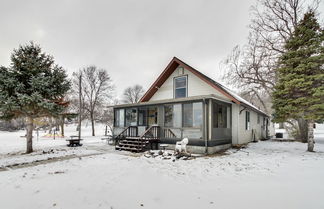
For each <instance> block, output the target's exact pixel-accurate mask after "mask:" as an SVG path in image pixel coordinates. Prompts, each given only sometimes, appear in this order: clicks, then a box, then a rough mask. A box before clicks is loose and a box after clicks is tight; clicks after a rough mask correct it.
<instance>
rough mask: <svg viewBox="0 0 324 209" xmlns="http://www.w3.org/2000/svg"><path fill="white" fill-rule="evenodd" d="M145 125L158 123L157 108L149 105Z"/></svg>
mask: <svg viewBox="0 0 324 209" xmlns="http://www.w3.org/2000/svg"><path fill="white" fill-rule="evenodd" d="M147 113H148V114H147V125H148V126H149V127H150V126H152V125H157V123H158V108H157V107H149V108H148V111H147Z"/></svg>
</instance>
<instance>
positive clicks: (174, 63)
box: [140, 57, 267, 115]
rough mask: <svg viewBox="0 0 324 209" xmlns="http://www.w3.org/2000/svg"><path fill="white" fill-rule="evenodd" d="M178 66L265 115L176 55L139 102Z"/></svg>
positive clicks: (230, 97) (237, 102)
mask: <svg viewBox="0 0 324 209" xmlns="http://www.w3.org/2000/svg"><path fill="white" fill-rule="evenodd" d="M179 66H181V67H183V68H185V69H186V70H189V71H190V72H191V73H193V74H195V75H196V76H197V77H198V78H200V79H201V80H203V81H204V82H206V83H207V84H208V85H210V86H211V87H213V88H214V89H215V90H217V91H218V92H220V93H221V94H223V95H224V96H225V97H227V98H229V99H230V100H231V101H232V102H234V103H236V104H241V103H242V104H245V106H248V107H250V108H252V109H254V110H255V111H257V112H260V113H262V114H265V115H267V114H266V113H264V112H263V111H261V110H259V109H258V108H257V107H255V106H254V105H252V104H251V103H249V102H248V101H246V100H245V99H243V98H242V97H240V96H238V95H237V94H235V93H234V92H232V91H231V90H230V89H228V88H227V87H225V86H223V85H222V84H220V83H218V82H216V81H214V80H213V79H211V78H209V77H208V76H206V75H204V74H203V73H201V72H199V71H198V70H196V69H195V68H193V67H191V66H190V65H188V64H186V63H185V62H183V61H182V60H180V59H178V58H177V57H173V59H172V60H171V62H170V63H169V64H168V66H167V67H166V68H165V69H164V71H163V72H162V73H161V74H160V76H159V77H158V78H157V79H156V81H155V82H154V83H153V84H152V85H151V87H150V88H149V89H148V90H147V91H146V93H145V94H144V96H143V97H142V98H141V100H140V102H147V101H149V100H150V99H151V98H152V96H153V95H154V94H155V93H156V92H157V90H158V89H159V88H160V87H161V86H162V85H163V83H164V82H165V81H166V80H167V79H168V78H169V76H170V75H171V74H172V73H173V72H174V71H175V69H177V68H178V67H179Z"/></svg>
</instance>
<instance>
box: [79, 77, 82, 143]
mask: <svg viewBox="0 0 324 209" xmlns="http://www.w3.org/2000/svg"><path fill="white" fill-rule="evenodd" d="M81 80H82V72H80V77H79V105H80V106H79V125H78V126H79V139H81V113H82V102H81V94H82V93H81V90H82V89H81Z"/></svg>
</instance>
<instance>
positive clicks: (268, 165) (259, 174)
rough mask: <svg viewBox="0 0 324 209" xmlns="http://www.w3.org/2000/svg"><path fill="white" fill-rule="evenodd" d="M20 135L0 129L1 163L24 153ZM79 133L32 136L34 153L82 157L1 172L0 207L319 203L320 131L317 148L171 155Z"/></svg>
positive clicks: (282, 146) (271, 144)
mask: <svg viewBox="0 0 324 209" xmlns="http://www.w3.org/2000/svg"><path fill="white" fill-rule="evenodd" d="M98 130H99V129H98ZM103 131H104V130H103V129H102V130H101V133H100V134H99V135H103V133H104V132H103ZM98 133H99V131H98ZM19 135H21V133H0V143H1V147H0V148H1V150H0V153H1V156H0V165H1V163H4V162H7V164H10V162H9V163H8V159H11V160H12V161H14V159H17V161H18V160H21V159H22V158H25V157H26V156H27V158H28V156H29V155H21V154H19V153H16V154H15V152H18V151H19V150H24V148H25V147H24V145H25V144H24V143H22V144H20V143H21V141H19V140H22V141H24V140H23V139H21V138H18V139H16V138H15V137H16V136H18V137H19ZM67 135H68V134H67ZM71 135H72V134H71ZM3 136H5V137H6V139H4V138H3ZM84 138H85V140H84V146H82V147H78V148H67V147H66V146H65V144H66V143H65V141H64V140H61V141H60V140H57V141H55V142H53V141H54V140H51V141H48V142H46V141H41V140H42V139H39V141H38V142H35V147H36V150H38V151H37V152H36V153H35V154H33V155H34V156H42V155H55V153H56V154H57V153H59V154H57V155H58V157H60V156H64V155H65V154H62V152H66V153H67V154H66V155H68V156H69V155H73V154H74V155H76V156H80V157H76V158H69V159H66V160H60V161H54V162H50V163H46V161H45V163H42V164H37V165H34V166H26V167H20V168H13V169H9V170H6V171H0V208H1V209H2V208H4V209H12V208H33V209H36V208H42V209H43V208H68V209H71V208H78V209H83V208H84V209H89V208H114V209H118V208H131V209H133V208H161V209H162V208H163V209H165V208H225V209H226V208H249V209H250V208H252V209H253V208H258V209H259V208H263V209H267V208H269V209H270V208H271V209H273V208H276V209H277V208H282V209H290V208H291V209H299V208H310V209H323V208H324V201H323V194H324V186H323V185H324V135H322V134H321V135H319V134H318V135H316V139H317V142H318V143H316V144H315V150H316V152H314V153H308V152H306V151H305V150H306V146H307V145H306V144H302V143H299V142H275V141H261V142H258V143H250V144H249V145H248V147H247V148H245V149H241V150H236V149H230V150H228V151H227V152H226V153H224V154H220V155H215V156H209V157H197V158H195V159H193V160H176V161H173V160H172V159H170V160H162V159H161V158H159V157H156V158H152V157H151V158H147V157H145V156H144V155H141V154H140V155H138V154H129V153H126V152H118V151H114V150H113V149H112V147H110V146H109V145H107V144H105V143H104V142H103V141H102V140H101V139H100V138H101V136H98V137H89V136H85V137H84ZM9 140H12V141H9ZM8 141H9V142H8ZM3 142H5V143H3ZM3 144H4V145H3ZM41 150H46V152H45V154H43V153H42V151H41ZM51 150H53V151H51ZM8 152H9V153H14V154H8ZM92 154H93V155H92ZM22 156H23V157H22ZM51 157H56V156H51ZM34 158H35V157H33V156H32V157H30V159H34ZM25 160H27V159H25ZM23 161H24V160H21V162H23Z"/></svg>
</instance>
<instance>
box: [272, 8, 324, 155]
mask: <svg viewBox="0 0 324 209" xmlns="http://www.w3.org/2000/svg"><path fill="white" fill-rule="evenodd" d="M285 49H286V52H285V53H284V54H283V55H282V56H281V59H280V66H279V68H278V69H276V73H277V78H278V82H277V84H276V87H275V91H274V92H273V108H274V110H275V115H274V121H276V122H284V121H286V120H287V119H290V118H294V119H297V118H301V117H303V118H304V119H305V120H306V121H307V123H308V129H309V130H308V151H313V149H314V129H313V128H314V123H315V121H323V119H324V32H323V28H322V27H321V26H320V24H319V23H318V21H317V19H316V17H315V14H314V12H313V11H309V12H307V13H306V14H305V15H304V18H303V19H302V20H301V21H300V22H299V23H298V25H297V27H296V30H295V32H294V33H293V35H292V36H291V37H290V38H289V39H288V40H287V42H286V44H285Z"/></svg>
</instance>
